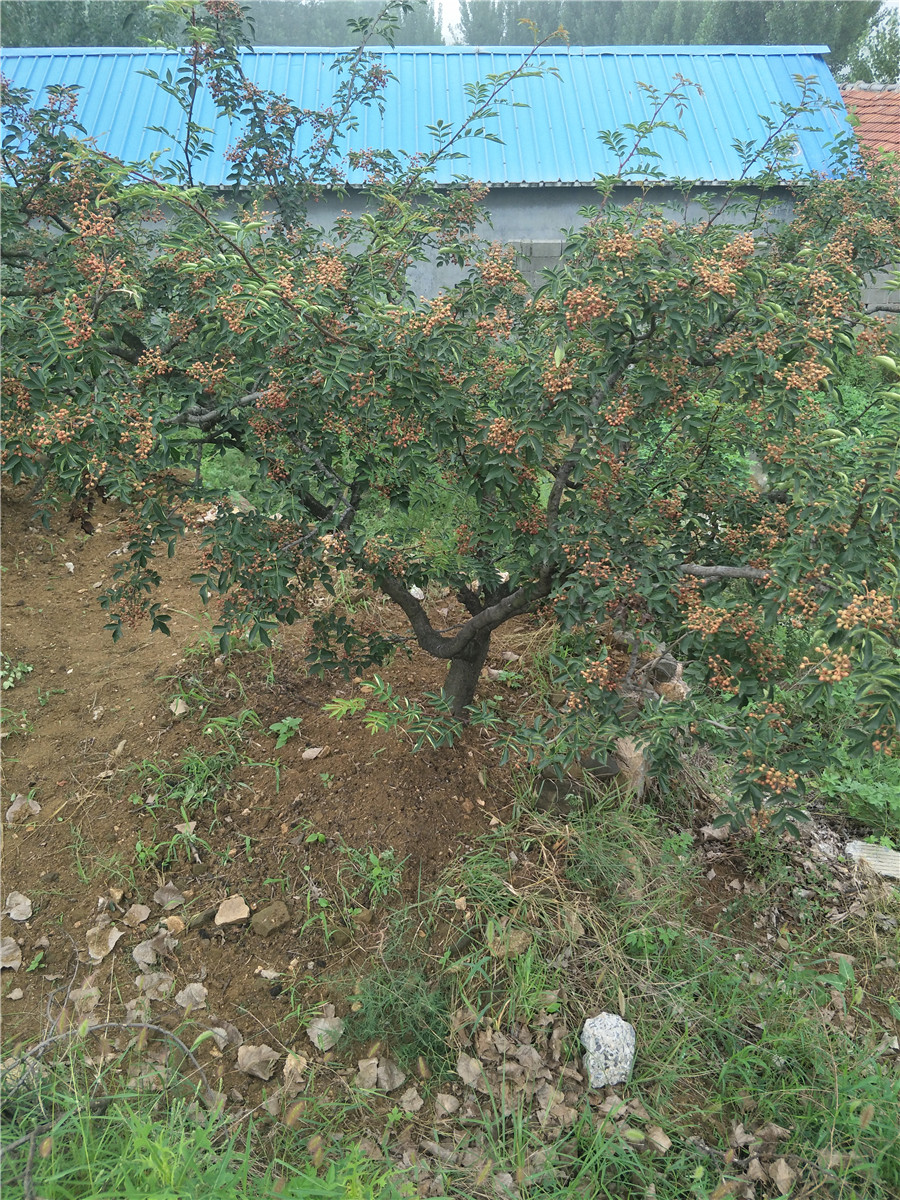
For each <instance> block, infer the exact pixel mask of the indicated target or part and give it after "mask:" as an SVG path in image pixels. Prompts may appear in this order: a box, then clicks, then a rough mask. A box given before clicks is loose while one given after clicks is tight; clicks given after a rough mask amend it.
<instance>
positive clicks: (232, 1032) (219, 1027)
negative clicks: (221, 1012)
mask: <svg viewBox="0 0 900 1200" xmlns="http://www.w3.org/2000/svg"><path fill="white" fill-rule="evenodd" d="M211 1020H213V1021H215V1024H214V1025H211V1026H210V1033H211V1034H212V1035H213V1041H214V1042H215V1043H216V1045H217V1046H218V1048H219V1049H220V1050H224V1049H225V1048H226V1046H242V1045H243V1044H244V1038H243V1035H242V1033H241V1031H240V1030H239V1029H238V1027H237V1026H236V1025H232V1023H231V1022H230V1021H220V1020H219V1018H218V1017H213V1018H211Z"/></svg>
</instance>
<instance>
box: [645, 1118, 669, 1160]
mask: <svg viewBox="0 0 900 1200" xmlns="http://www.w3.org/2000/svg"><path fill="white" fill-rule="evenodd" d="M646 1132H647V1142H648V1143H649V1145H650V1146H651V1147H652V1148H653V1149H654V1150H655V1151H656V1152H657V1154H666V1153H668V1151H669V1150H671V1149H672V1139H671V1138H670V1137H668V1136H667V1135H666V1134H665V1133H664V1132H663V1130H662V1129H660V1127H659V1126H658V1125H650V1126H649V1127H648V1129H647V1131H646Z"/></svg>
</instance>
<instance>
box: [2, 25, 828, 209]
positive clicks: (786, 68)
mask: <svg viewBox="0 0 900 1200" xmlns="http://www.w3.org/2000/svg"><path fill="white" fill-rule="evenodd" d="M827 52H828V47H827V46H613V47H580V46H572V47H568V48H562V49H543V50H540V51H538V52H537V53H536V54H535V56H534V60H533V63H534V65H537V66H540V67H544V68H551V69H552V70H553V71H554V72H555V73H556V74H545V75H543V76H542V77H540V78H527V79H519V80H517V81H515V83H513V84H512V86H511V87H510V89H509V90H508V92H507V95H508V97H509V98H510V99H511V100H514V101H516V102H518V103H524V104H526V105H527V106H528V107H527V108H518V107H512V106H509V105H507V106H503V107H501V108H500V110H499V112H498V115H497V117H496V118H494V119H492V120H490V121H488V122H487V123H486V127H487V128H488V129H489V131H490V132H492V133H496V134H497V135H498V136H499V137H500V138H501V139H502V144H498V143H496V142H490V141H485V140H483V139H482V138H468V139H463V140H462V141H461V142H460V143H458V144H457V147H456V149H458V150H461V151H462V152H463V154H464V156H465V157H463V158H458V159H455V160H452V161H448V162H445V163H443V164H442V165H441V166H440V168H439V170H438V173H437V179H438V182H440V183H449V182H451V180H452V179H453V177H454V176H457V175H468V176H471V177H472V178H474V179H477V180H480V181H482V182H485V183H488V184H490V185H492V186H494V187H498V186H501V187H502V186H522V185H525V186H529V185H530V186H553V185H576V184H590V183H591V182H592V181H593V180H594V179H596V177H597V176H598V175H600V174H602V173H604V172H610V171H614V170H615V169H616V163H615V160H614V157H613V155H612V154H611V153H610V152H609V151H608V150H607V149H606V148H605V147H604V146H603V144H602V143H601V142H600V141H599V140H598V131H600V130H604V129H609V130H613V129H618V128H621V127H622V126H623V125H625V124H626V123H628V122H630V123H637V122H639V121H642V120H645V119H646V118H647V117H648V116H649V115H650V105H649V103H648V100H647V98H646V96H645V94H644V92H643V91H642V90H641V88H640V87H639V86H638V85H639V83H641V82H643V83H645V84H650V85H652V86H653V87H655V88H657V89H659V91H660V92H665V91H667V90H668V89H669V88H670V87H671V86H672V81H673V77H674V76H676V75H682V76H684V77H685V78H686V79H690V80H692V81H693V82H694V83H696V84H699V85H700V87H701V88H702V95H700V94H698V93H697V92H696V91H694V90H693V89H690V88H689V89H687V90H688V102H687V110H686V112H685V113H684V116H683V118H682V120H681V125H682V127H683V129H684V131H685V133H686V134H687V137H686V138H685V139H682V138H681V137H679V136H677V135H676V134H674V133H671V132H668V131H666V130H660V131H659V132H658V133H657V134H655V135H654V137H653V140H652V147H653V148H654V149H655V150H657V151H658V152H659V153H660V155H661V158H660V159H659V160H657V161H658V165H659V167H660V168H661V169H662V171H663V172H664V174H665V176H666V178H670V179H674V178H681V179H691V180H696V181H698V182H704V183H716V182H725V181H732V180H735V179H737V178H739V177H740V175H741V171H742V164H741V161H740V159H739V157H738V155H737V153H736V151H735V150H734V148H733V145H732V143H733V142H734V140H735V139H740V140H742V141H747V140H749V139H755V140H756V141H757V143H761V142H763V141H764V140H765V138H766V136H767V131H766V129H765V127H764V125H763V122H762V121H761V119H760V114H763V115H767V116H771V117H775V118H776V119H777V120H780V114H779V110H778V109H777V105H778V104H779V103H781V102H787V103H792V102H794V101H796V100H797V99H798V97H799V95H800V88H799V85H798V83H797V80H796V78H795V76H814V77H815V81H816V83H817V85H818V88H819V90H820V92H821V93H822V94H823V95H824V96H825V97H826V98H827V99H828V100H831V101H835V102H837V104H838V105H840V108H839V109H838V110H837V111H836V112H827V111H826V112H823V113H822V114H821V117H820V118H818V119H817V120H816V121H815V122H814V123H815V124H818V125H821V126H822V131H820V132H805V131H800V132H799V133H798V143H797V156H796V162H797V165H798V167H800V168H802V169H807V170H821V169H823V168H824V167H825V165H826V162H827V155H826V152H825V146H826V144H827V143H828V142H830V141H832V140H833V139H834V137H835V136H836V135H837V134H838V133H841V132H844V131H846V130H847V129H848V128H849V126H848V124H847V121H846V114H845V112H844V109H843V106H842V105H841V97H840V93H839V91H838V87H837V84H836V83H835V81H834V79H833V78H832V75H831V72H830V71H829V69H828V67H827V66H826V64H825V61H824V59H823V57H822V56H823V54H826V53H827ZM342 53H345V51H341V50H332V49H327V50H322V49H308V50H304V49H288V48H284V47H277V48H265V47H263V48H259V49H256V50H255V51H253V52H252V53H251V52H245V53H244V54H243V55H242V63H243V67H244V70H245V72H246V74H247V76H248V77H249V78H250V79H251V80H253V82H255V83H256V84H257V85H258V86H260V87H262V88H265V89H271V90H273V91H275V92H278V93H282V94H285V95H287V96H288V97H289V98H290V99H291V100H292V101H294V102H295V103H297V104H299V105H300V106H301V107H303V108H309V109H318V108H321V107H323V106H325V105H327V104H328V103H329V102H330V100H331V96H332V93H333V90H334V87H335V84H336V79H337V76H336V74H335V72H334V70H333V69H332V68H333V66H334V63H335V60H336V58H337V57H338V56H339V55H340V54H342ZM373 53H375V54H376V55H377V57H378V58H379V59H380V60H381V61H382V63H383V65H384V66H385V67H386V68H387V70H388V71H389V72H390V73H391V74H392V75H393V77H394V78H393V79H392V80H391V81H390V82H389V83H388V85H387V88H386V91H385V94H384V102H385V111H384V116H383V117H382V116H381V114H380V113H379V111H378V108H377V107H371V108H364V109H361V111H360V113H359V120H360V123H359V129H358V130H357V131H356V132H355V133H354V134H353V135H352V137H351V138H350V140H349V142H348V143H346V145H345V148H346V146H347V145H349V146H351V147H353V148H357V149H362V148H370V149H381V148H386V149H391V150H394V151H395V152H397V153H400V152H405V153H408V154H415V153H424V154H428V153H430V152H431V151H432V150H433V148H434V142H433V139H432V137H431V135H430V134H429V133H428V131H427V126H429V125H433V124H435V123H436V121H438V120H444V121H449V122H450V123H451V124H458V123H459V122H460V121H461V120H462V119H463V118H464V117H465V115H466V113H467V111H468V102H467V98H466V92H465V85H466V84H472V83H484V82H489V81H488V78H487V77H488V76H489V75H496V74H499V73H501V72H504V71H509V70H512V69H514V68H516V67H518V66H520V65H521V64H522V62H523V60H524V58H525V56H526V55H527V53H528V51H527V50H526V49H521V48H510V47H484V48H476V47H470V46H437V47H432V46H416V47H406V48H405V47H397V48H395V49H390V48H378V49H377V50H375V51H374V52H373ZM177 64H178V55H177V54H176V53H175V52H173V51H166V50H150V49H139V50H136V49H107V48H89V49H35V50H31V49H29V50H7V51H6V52H5V53H4V55H3V73H4V75H5V76H6V77H7V78H8V79H9V80H10V81H11V82H12V83H14V84H15V85H16V86H18V87H26V88H30V89H31V90H33V91H35V92H38V93H39V92H41V90H42V89H43V88H45V87H47V86H48V85H50V84H53V83H65V84H79V85H80V86H81V88H82V91H81V92H80V100H79V109H78V111H79V119H80V120H81V122H82V124H83V125H84V126H85V127H86V129H87V130H88V133H89V134H90V135H91V136H93V137H95V138H96V140H97V145H98V146H99V148H100V149H101V150H104V151H106V152H107V153H108V154H111V155H114V156H115V157H117V158H121V159H124V160H126V161H135V160H138V159H144V158H147V157H149V155H150V154H152V153H155V152H162V160H163V161H165V159H166V158H168V157H169V155H168V153H167V150H168V149H169V148H170V147H171V146H172V144H173V139H172V138H169V137H165V136H164V135H162V134H158V133H148V132H147V126H148V125H162V126H165V127H167V128H169V129H172V130H177V129H178V127H179V125H180V124H181V122H182V120H183V118H182V116H181V113H180V110H179V108H178V106H177V104H176V102H175V100H174V99H173V98H172V97H170V96H168V95H167V94H166V93H165V92H163V90H162V89H161V88H160V87H158V86H157V84H156V83H155V82H154V81H153V80H151V79H148V78H147V77H146V76H144V75H141V74H140V72H141V71H142V70H148V69H149V70H153V71H156V72H157V73H159V74H163V73H164V72H165V71H166V69H171V70H173V71H174V70H175V68H176V66H177ZM663 116H664V117H665V118H667V119H669V120H672V121H675V120H676V119H677V118H676V115H675V111H674V107H673V106H672V105H669V106H668V107H667V109H666V110H665V111H664V113H663ZM196 119H197V120H199V122H200V123H201V124H202V125H205V126H208V127H211V128H213V129H214V134H213V138H212V141H213V153H212V154H211V155H210V157H209V158H208V159H207V160H205V162H204V164H203V165H202V166H201V168H200V171H199V173H198V182H202V183H205V184H207V185H210V186H218V185H223V184H225V183H226V181H227V178H228V172H229V169H230V164H229V163H228V162H227V161H226V160H225V157H224V155H225V150H226V149H227V148H228V146H230V145H231V144H232V143H233V142H234V141H235V139H236V137H237V136H238V132H239V130H238V127H237V126H236V125H234V124H232V123H229V122H228V121H226V120H225V119H219V120H218V121H216V119H215V110H214V108H213V105H212V103H211V101H210V99H209V97H208V95H206V94H205V93H204V94H203V96H202V99H201V100H200V102H199V104H198V107H197V111H196ZM803 123H804V124H806V123H808V122H803ZM350 178H351V182H353V181H354V180H353V176H352V175H351V177H350ZM358 181H360V182H361V180H358Z"/></svg>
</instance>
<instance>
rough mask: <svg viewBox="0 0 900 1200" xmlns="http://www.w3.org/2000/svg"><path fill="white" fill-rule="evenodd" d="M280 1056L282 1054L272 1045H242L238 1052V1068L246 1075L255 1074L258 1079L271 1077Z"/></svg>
mask: <svg viewBox="0 0 900 1200" xmlns="http://www.w3.org/2000/svg"><path fill="white" fill-rule="evenodd" d="M280 1058H281V1055H280V1054H279V1053H278V1051H277V1050H273V1049H272V1047H271V1046H266V1045H262V1046H241V1048H240V1049H239V1050H238V1053H237V1068H238V1070H239V1071H243V1072H244V1074H245V1075H255V1076H256V1077H257V1079H271V1078H272V1076H273V1075H274V1074H275V1064H276V1063H277V1062H278V1060H279V1059H280Z"/></svg>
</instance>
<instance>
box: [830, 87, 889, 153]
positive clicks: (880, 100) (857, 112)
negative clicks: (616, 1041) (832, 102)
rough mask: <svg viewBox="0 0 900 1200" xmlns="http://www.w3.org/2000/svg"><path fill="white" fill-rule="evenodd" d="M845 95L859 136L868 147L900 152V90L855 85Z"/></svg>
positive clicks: (844, 92) (842, 92)
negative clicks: (857, 122) (855, 120)
mask: <svg viewBox="0 0 900 1200" xmlns="http://www.w3.org/2000/svg"><path fill="white" fill-rule="evenodd" d="M841 96H842V97H843V99H844V103H845V104H846V106H847V110H848V112H851V113H852V114H853V115H854V116H855V117H856V119H857V120H858V121H859V124H858V125H857V127H856V135H857V137H858V138H859V140H860V141H861V142H865V144H866V145H867V146H874V147H876V148H878V149H881V150H889V151H891V152H892V153H895V154H897V153H900V87H898V86H897V85H896V84H894V85H890V84H865V83H851V84H850V85H849V86H847V87H842V88H841Z"/></svg>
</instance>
